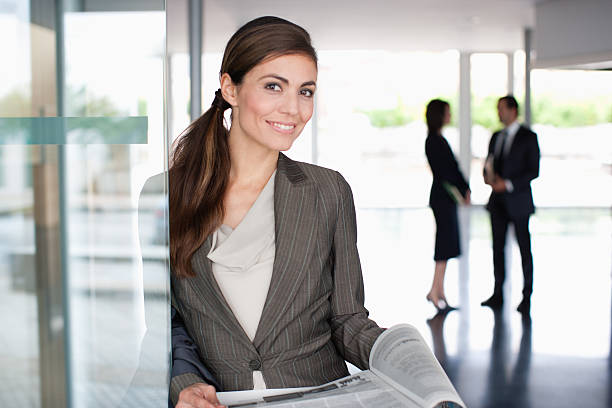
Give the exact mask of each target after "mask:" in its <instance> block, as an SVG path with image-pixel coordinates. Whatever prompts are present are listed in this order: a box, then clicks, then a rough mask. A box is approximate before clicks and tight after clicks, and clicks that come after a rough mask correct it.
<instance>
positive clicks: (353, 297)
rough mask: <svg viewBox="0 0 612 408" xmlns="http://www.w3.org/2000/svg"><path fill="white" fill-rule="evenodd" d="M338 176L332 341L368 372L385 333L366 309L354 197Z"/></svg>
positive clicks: (334, 241) (341, 352)
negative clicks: (375, 345)
mask: <svg viewBox="0 0 612 408" xmlns="http://www.w3.org/2000/svg"><path fill="white" fill-rule="evenodd" d="M336 174H337V177H338V186H339V192H340V193H339V203H338V218H337V222H336V229H335V232H334V238H333V248H332V251H333V265H334V267H333V280H334V282H333V291H332V295H331V305H332V317H331V322H330V323H331V331H332V340H333V342H334V344H335V346H336V348H337V350H338V351H339V352H340V354H341V355H342V356H343V357H344V359H345V360H347V361H349V362H350V363H352V364H354V365H356V366H357V367H359V368H360V369H362V370H365V369H368V368H369V358H370V350H371V349H372V346H373V345H374V342H375V341H376V339H377V338H378V336H379V335H380V334H381V333H382V332H383V330H384V329H382V328H380V327H378V325H377V324H376V323H375V322H374V321H373V320H371V319H369V318H368V314H369V313H368V311H367V309H366V308H365V307H364V289H363V276H362V274H361V264H360V262H359V253H358V251H357V224H356V217H355V205H354V203H353V194H352V192H351V188H350V186H349V185H348V183H347V182H346V180H345V179H344V178H343V177H342V176H341V175H340V174H339V173H336Z"/></svg>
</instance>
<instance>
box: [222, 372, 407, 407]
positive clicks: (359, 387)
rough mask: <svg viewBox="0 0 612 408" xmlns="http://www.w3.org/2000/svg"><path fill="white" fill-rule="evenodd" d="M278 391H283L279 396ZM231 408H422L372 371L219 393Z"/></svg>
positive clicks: (225, 403)
mask: <svg viewBox="0 0 612 408" xmlns="http://www.w3.org/2000/svg"><path fill="white" fill-rule="evenodd" d="M277 392H283V393H282V394H280V395H279V394H277ZM217 396H218V398H219V401H220V402H221V403H222V404H224V405H226V406H227V407H228V408H247V407H256V408H259V407H263V406H265V407H275V408H276V407H283V408H290V407H291V408H293V407H295V408H315V407H316V408H319V407H337V408H374V407H376V408H405V407H408V408H419V406H418V405H416V404H415V403H414V402H412V401H411V400H409V399H408V398H406V397H405V396H403V395H402V393H400V392H398V391H397V390H396V389H395V388H393V387H392V386H391V385H389V384H386V383H385V382H384V381H382V380H381V379H379V378H377V377H376V375H375V374H373V373H372V372H371V371H369V370H367V371H362V372H360V373H358V374H354V375H351V376H348V377H345V378H342V379H340V380H337V381H334V382H330V383H328V384H325V385H322V386H320V387H311V388H302V389H292V390H291V392H289V393H288V392H287V390H261V391H237V392H220V393H218V394H217Z"/></svg>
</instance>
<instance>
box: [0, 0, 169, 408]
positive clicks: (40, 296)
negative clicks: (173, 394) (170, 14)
mask: <svg viewBox="0 0 612 408" xmlns="http://www.w3.org/2000/svg"><path fill="white" fill-rule="evenodd" d="M24 3H25V4H24ZM66 3H70V4H73V3H74V2H66ZM77 3H79V4H80V5H83V3H80V2H77ZM136 3H137V5H136V7H134V5H133V2H122V3H121V4H120V7H121V8H122V9H123V10H130V11H121V12H118V11H110V10H106V11H102V10H104V9H107V8H108V5H106V3H105V2H86V7H90V8H91V7H94V9H96V10H99V11H91V10H82V9H77V10H73V9H68V8H66V9H65V10H62V9H61V8H62V7H63V6H64V5H62V2H42V1H41V2H39V1H32V2H23V1H17V0H15V1H8V2H7V1H5V2H2V4H0V36H1V37H2V38H4V39H7V38H8V41H2V42H0V53H2V55H3V56H6V57H7V58H6V62H7V63H4V59H3V63H2V64H0V77H1V78H2V81H0V296H1V297H2V299H3V301H2V302H1V303H0V325H1V326H0V327H3V328H4V329H5V330H2V333H1V334H0V345H1V347H0V366H2V367H11V369H10V370H2V372H0V406H34V407H38V406H42V407H46V406H49V407H60V406H62V407H63V406H70V407H98V406H99V407H102V406H104V407H114V406H122V407H130V406H133V407H136V406H138V407H140V406H151V407H153V406H158V407H166V406H167V403H168V399H167V398H168V397H167V389H168V360H169V358H168V357H169V351H170V344H169V343H170V330H169V302H168V300H169V282H168V277H169V265H168V248H167V242H168V240H167V231H168V228H167V182H166V178H165V173H164V171H165V170H166V164H165V163H166V161H167V160H166V158H167V141H166V135H165V130H164V129H165V122H164V115H165V113H164V53H165V49H164V48H165V12H164V11H163V10H156V9H159V8H160V7H159V4H158V3H160V2H158V1H151V2H141V1H140V2H136ZM144 3H147V4H144ZM75 4H76V3H75ZM161 4H162V5H163V3H161ZM139 7H144V8H145V9H146V10H148V11H139V10H140V8H139ZM135 27H137V29H134V28H135ZM156 174H158V176H157V177H154V178H152V179H150V177H151V176H154V175H156ZM143 186H144V188H143ZM141 191H142V193H141ZM6 328H10V330H6Z"/></svg>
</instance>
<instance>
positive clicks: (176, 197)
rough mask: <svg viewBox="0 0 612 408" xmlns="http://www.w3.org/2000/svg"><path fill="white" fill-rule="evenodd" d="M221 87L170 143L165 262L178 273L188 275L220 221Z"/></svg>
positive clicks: (225, 154)
mask: <svg viewBox="0 0 612 408" xmlns="http://www.w3.org/2000/svg"><path fill="white" fill-rule="evenodd" d="M229 107H230V104H229V103H227V101H225V100H224V99H223V96H222V95H221V91H220V90H217V92H215V99H214V100H213V102H212V104H211V107H210V108H209V109H208V110H207V111H206V112H205V113H204V114H203V115H202V116H200V117H199V118H198V119H197V120H196V121H194V122H193V123H192V124H191V125H189V127H188V128H187V129H186V130H185V132H184V134H183V135H182V136H181V137H180V138H179V139H178V140H177V141H176V142H175V146H174V152H173V154H172V159H171V164H170V170H169V176H168V177H169V214H170V265H171V266H172V271H173V273H174V274H175V275H176V276H177V277H181V278H183V277H192V276H195V273H194V271H193V269H192V267H191V258H192V257H193V254H194V253H195V252H196V251H197V250H198V248H200V246H202V244H203V243H204V241H205V240H206V238H207V237H208V236H209V235H210V234H211V233H212V232H213V231H215V229H217V228H218V227H219V225H221V222H222V220H223V215H224V214H223V195H224V193H225V189H226V187H227V184H228V179H229V170H230V154H229V144H228V131H227V129H226V128H225V125H224V123H223V117H224V116H223V112H224V111H225V110H226V109H228V108H229Z"/></svg>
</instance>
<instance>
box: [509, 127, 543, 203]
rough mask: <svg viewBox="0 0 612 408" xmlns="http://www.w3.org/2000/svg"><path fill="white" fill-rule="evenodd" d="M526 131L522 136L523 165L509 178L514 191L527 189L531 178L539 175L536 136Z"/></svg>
mask: <svg viewBox="0 0 612 408" xmlns="http://www.w3.org/2000/svg"><path fill="white" fill-rule="evenodd" d="M526 131H527V132H528V133H526V134H525V138H524V140H525V143H526V145H527V147H526V149H525V152H526V153H525V158H524V160H523V163H524V167H523V169H522V171H521V172H520V174H519V175H518V176H516V177H511V178H510V181H511V182H512V186H513V187H514V190H513V191H516V192H519V191H523V190H527V189H528V188H529V186H530V183H531V180H533V179H535V178H537V177H538V176H539V175H540V145H539V144H538V136H537V135H536V134H535V133H534V132H532V131H530V130H526Z"/></svg>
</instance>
